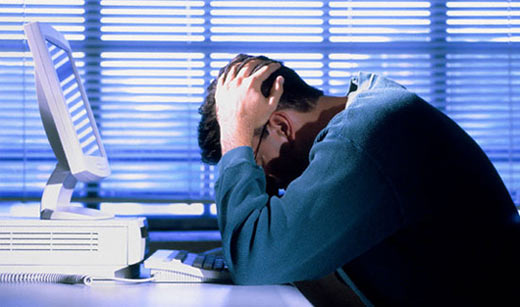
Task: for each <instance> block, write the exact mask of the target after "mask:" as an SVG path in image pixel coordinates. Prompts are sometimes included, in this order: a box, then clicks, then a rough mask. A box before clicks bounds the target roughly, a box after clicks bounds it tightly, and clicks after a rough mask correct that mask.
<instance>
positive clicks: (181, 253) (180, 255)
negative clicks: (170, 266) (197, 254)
mask: <svg viewBox="0 0 520 307" xmlns="http://www.w3.org/2000/svg"><path fill="white" fill-rule="evenodd" d="M186 257H188V251H179V253H178V254H177V255H176V256H175V259H177V260H179V261H180V262H184V260H186Z"/></svg>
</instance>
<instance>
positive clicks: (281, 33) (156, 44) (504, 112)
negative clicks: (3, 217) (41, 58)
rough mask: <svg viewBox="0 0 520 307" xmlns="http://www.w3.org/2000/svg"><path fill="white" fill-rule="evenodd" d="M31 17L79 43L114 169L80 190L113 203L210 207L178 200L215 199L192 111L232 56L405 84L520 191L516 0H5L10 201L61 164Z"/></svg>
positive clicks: (332, 87)
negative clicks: (46, 117) (42, 92)
mask: <svg viewBox="0 0 520 307" xmlns="http://www.w3.org/2000/svg"><path fill="white" fill-rule="evenodd" d="M33 20H39V21H42V22H48V23H50V24H52V25H54V26H55V27H56V28H57V29H58V30H60V31H62V32H63V33H64V34H65V36H66V37H67V38H68V39H69V40H70V41H71V44H72V48H73V50H75V53H74V56H75V57H76V60H77V62H78V64H79V66H80V70H81V74H82V77H83V80H84V82H85V86H86V89H87V92H88V95H89V99H90V102H91V105H92V107H93V109H94V112H95V114H96V118H97V123H98V126H99V128H100V131H101V135H102V137H103V140H104V143H105V147H106V150H107V154H108V156H109V160H110V163H111V167H112V170H113V174H112V175H111V176H110V177H109V178H107V179H105V180H103V181H101V182H100V183H97V184H88V185H83V186H80V187H78V189H77V190H78V191H77V193H76V194H75V196H76V197H80V199H82V200H85V201H88V202H94V203H99V202H101V203H102V204H105V205H106V206H105V209H106V210H119V212H124V211H125V210H126V211H128V212H133V213H143V212H144V213H146V212H152V213H153V212H163V213H164V212H166V213H168V212H169V213H172V214H174V213H180V214H183V212H188V211H189V210H192V211H189V212H191V213H190V214H194V215H197V214H200V215H204V214H208V212H209V211H208V210H210V209H211V208H210V207H208V206H207V205H200V206H199V207H196V206H195V207H194V206H182V205H178V204H179V203H201V204H202V203H210V202H211V201H212V199H213V184H214V180H215V177H216V174H215V169H214V167H211V166H207V165H204V164H202V163H201V162H200V155H199V149H198V145H197V131H196V130H197V124H198V120H199V115H198V113H197V109H198V107H199V105H200V104H201V103H202V101H203V98H204V91H205V88H206V87H207V85H208V84H209V82H210V81H211V79H212V78H214V77H215V76H216V74H217V71H218V69H219V68H220V67H222V66H223V65H225V64H226V63H227V62H228V61H229V60H230V59H231V58H232V57H233V56H234V55H235V54H237V53H250V54H264V55H267V56H269V57H272V58H275V59H279V60H282V61H284V63H285V64H286V65H287V66H289V67H292V68H294V69H295V70H296V71H297V72H298V73H299V74H300V75H302V76H303V78H304V79H305V80H307V81H308V82H309V83H310V84H312V85H314V86H316V87H319V88H321V89H323V90H324V91H325V92H326V93H328V94H332V95H342V94H345V92H346V90H347V84H348V82H349V78H350V77H351V76H352V75H353V74H355V73H356V72H358V71H370V72H375V73H379V74H383V75H385V76H387V77H390V78H392V79H394V80H396V81H398V82H400V83H401V84H403V85H405V86H407V87H408V88H409V89H410V90H412V91H415V92H417V93H418V94H419V95H420V96H422V97H423V98H424V99H426V100H427V101H429V102H430V103H432V104H433V105H434V106H436V107H437V108H439V109H441V110H442V111H444V112H446V113H447V114H448V115H449V116H450V117H451V118H453V119H454V120H456V121H457V122H458V123H459V124H460V125H461V126H462V127H463V128H464V129H465V130H466V131H468V133H470V134H471V135H472V136H473V137H474V138H475V139H476V140H477V142H478V143H479V144H480V145H481V146H482V147H483V148H484V150H485V151H486V153H487V154H488V155H489V157H490V158H491V159H492V161H493V163H494V164H495V166H496V167H497V169H498V170H499V172H500V174H501V175H502V178H503V179H504V181H505V182H506V184H507V185H508V187H509V189H510V191H511V193H512V195H513V198H515V200H516V202H517V203H519V201H520V199H519V197H520V194H518V191H519V190H520V178H519V176H520V162H518V161H519V158H520V151H519V138H518V136H519V134H520V130H519V129H520V127H519V124H518V120H517V118H518V117H519V114H520V113H519V112H520V107H519V103H520V101H519V100H520V98H519V97H520V95H519V94H520V93H519V92H520V87H519V86H518V85H519V83H520V55H519V53H518V50H520V49H519V45H520V42H519V41H520V38H519V36H518V34H519V32H520V1H392V0H386V1H356V0H352V1H165V0H164V1H162V0H158V1H137V0H127V1H117V0H102V1H90V0H85V1H83V0H74V1H71V0H69V1H58V0H54V1H53V0H41V1H30V0H25V1H23V0H18V1H15V0H12V1H7V0H0V81H1V82H0V98H1V99H2V100H1V103H0V173H1V174H2V175H3V176H2V179H1V181H0V198H1V199H2V200H3V201H4V203H5V204H9V203H12V202H15V201H24V200H37V199H38V198H39V196H40V195H41V190H42V188H43V186H44V184H45V182H46V180H47V178H48V176H49V174H50V172H51V171H52V169H53V167H54V164H55V159H54V156H53V154H52V152H51V150H50V147H49V145H48V143H47V140H46V137H45V134H44V132H43V129H42V127H41V122H40V119H39V113H38V109H37V103H36V97H35V90H34V78H33V75H32V74H33V67H32V58H31V55H30V53H29V52H28V47H27V45H26V43H25V42H24V37H23V31H22V24H23V23H25V22H28V21H33ZM517 195H518V196H517ZM113 202H123V203H124V204H123V205H122V206H118V207H117V209H113V208H115V207H111V205H110V204H111V203H113ZM138 202H145V203H163V205H160V206H154V205H143V206H141V205H136V203H138ZM130 203H131V204H130ZM165 204H171V205H165ZM135 206H139V207H135ZM111 208H112V209H111ZM175 208H185V209H182V210H179V209H175ZM190 208H191V209H190ZM193 208H196V209H193ZM147 210H148V211H147ZM183 210H188V211H183ZM213 213H214V212H213Z"/></svg>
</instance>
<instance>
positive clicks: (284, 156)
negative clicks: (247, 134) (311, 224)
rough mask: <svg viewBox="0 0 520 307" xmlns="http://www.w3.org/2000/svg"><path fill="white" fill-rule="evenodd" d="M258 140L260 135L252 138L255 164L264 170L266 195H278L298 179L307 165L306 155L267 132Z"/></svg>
mask: <svg viewBox="0 0 520 307" xmlns="http://www.w3.org/2000/svg"><path fill="white" fill-rule="evenodd" d="M266 127H267V128H266V129H267V130H268V133H267V135H264V137H263V138H262V139H261V140H260V135H256V136H254V137H253V149H254V150H255V156H256V163H257V164H258V165H259V166H261V167H262V168H263V170H264V173H265V177H266V181H267V193H268V194H269V195H278V190H279V189H285V188H287V186H288V185H289V183H291V182H292V181H293V180H294V179H296V178H297V177H299V176H300V175H301V174H302V173H303V171H304V170H305V168H306V167H307V165H308V162H307V159H306V157H307V155H303V156H304V159H302V157H301V155H299V154H298V151H297V150H295V148H294V143H292V142H290V141H287V140H286V139H284V138H283V137H280V136H278V135H276V133H275V132H274V131H269V130H270V126H269V125H267V126H266Z"/></svg>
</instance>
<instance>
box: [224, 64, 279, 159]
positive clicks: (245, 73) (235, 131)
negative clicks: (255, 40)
mask: <svg viewBox="0 0 520 307" xmlns="http://www.w3.org/2000/svg"><path fill="white" fill-rule="evenodd" d="M240 64H241V63H238V64H235V65H234V66H233V67H232V68H231V69H230V70H229V72H228V73H227V74H222V76H220V78H219V79H218V83H217V89H216V92H215V104H216V113H217V121H218V123H219V125H220V143H221V147H222V155H224V154H225V153H226V152H228V151H230V150H231V149H233V148H236V147H239V146H251V147H252V145H253V133H254V130H255V129H256V128H259V127H262V126H263V125H264V124H265V123H266V122H267V121H268V120H269V117H270V116H271V114H272V113H273V112H274V111H275V110H276V107H277V106H278V101H279V100H280V97H281V96H282V93H283V81H284V80H283V77H282V76H278V78H277V79H276V80H275V82H274V84H273V87H272V88H271V92H270V94H269V97H267V98H266V97H265V96H264V95H263V94H262V92H261V85H262V82H264V81H265V80H266V79H267V78H269V76H270V75H271V74H272V73H273V72H274V71H276V70H277V69H278V68H280V64H279V63H271V64H269V65H266V66H264V67H262V68H260V69H259V70H257V71H256V72H254V73H252V72H253V70H254V69H255V67H256V66H257V65H258V64H259V60H251V61H249V62H248V63H247V64H245V65H244V66H243V67H242V68H241V69H240V70H239V71H238V72H237V69H238V67H239V66H240Z"/></svg>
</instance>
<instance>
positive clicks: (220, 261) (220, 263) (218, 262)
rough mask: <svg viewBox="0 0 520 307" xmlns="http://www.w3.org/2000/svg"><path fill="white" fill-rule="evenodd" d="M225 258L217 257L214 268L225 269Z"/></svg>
mask: <svg viewBox="0 0 520 307" xmlns="http://www.w3.org/2000/svg"><path fill="white" fill-rule="evenodd" d="M224 265H225V262H224V259H223V258H220V257H219V258H217V259H215V264H213V269H214V270H217V271H222V270H223V269H224Z"/></svg>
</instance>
